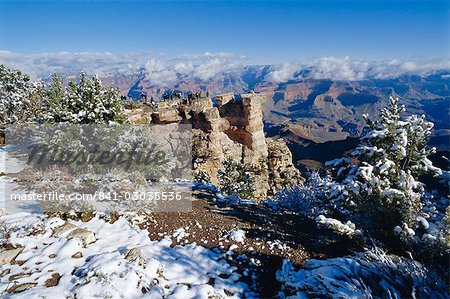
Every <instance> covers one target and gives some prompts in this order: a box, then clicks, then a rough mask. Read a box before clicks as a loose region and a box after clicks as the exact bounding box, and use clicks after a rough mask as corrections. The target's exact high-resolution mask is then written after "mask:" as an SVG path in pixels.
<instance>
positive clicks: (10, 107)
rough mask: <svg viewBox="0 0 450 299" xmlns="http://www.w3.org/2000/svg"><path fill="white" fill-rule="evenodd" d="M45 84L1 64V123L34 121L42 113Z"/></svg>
mask: <svg viewBox="0 0 450 299" xmlns="http://www.w3.org/2000/svg"><path fill="white" fill-rule="evenodd" d="M42 93H43V84H41V83H40V82H35V83H33V82H31V81H30V78H29V77H28V76H27V75H25V74H22V72H21V71H19V70H12V69H9V68H8V67H6V66H5V65H3V64H1V65H0V124H1V125H2V126H4V125H6V124H13V123H22V122H28V121H33V120H34V119H35V118H36V117H37V116H38V115H39V113H40V98H41V95H42Z"/></svg>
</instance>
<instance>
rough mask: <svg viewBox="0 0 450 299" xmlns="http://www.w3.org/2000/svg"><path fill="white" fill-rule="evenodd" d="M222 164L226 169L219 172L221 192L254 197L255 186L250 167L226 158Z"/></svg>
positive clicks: (249, 197)
mask: <svg viewBox="0 0 450 299" xmlns="http://www.w3.org/2000/svg"><path fill="white" fill-rule="evenodd" d="M222 164H223V167H224V169H222V170H219V171H218V173H217V179H218V180H219V190H220V192H222V193H225V194H227V195H231V196H236V197H239V198H242V199H252V198H253V196H254V193H255V188H254V178H253V175H252V173H251V171H250V167H249V166H247V165H242V164H240V163H237V162H235V161H233V160H232V159H224V160H223V161H222Z"/></svg>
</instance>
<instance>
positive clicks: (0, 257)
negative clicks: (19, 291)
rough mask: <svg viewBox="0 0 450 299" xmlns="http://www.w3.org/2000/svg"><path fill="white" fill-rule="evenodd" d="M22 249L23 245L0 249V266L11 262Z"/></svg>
mask: <svg viewBox="0 0 450 299" xmlns="http://www.w3.org/2000/svg"><path fill="white" fill-rule="evenodd" d="M22 251H23V247H18V248H13V249H2V250H1V251H0V266H2V265H5V264H9V263H11V262H12V261H13V260H14V259H15V258H16V257H17V256H18V255H19V254H20V253H21V252H22Z"/></svg>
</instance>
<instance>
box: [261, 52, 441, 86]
mask: <svg viewBox="0 0 450 299" xmlns="http://www.w3.org/2000/svg"><path fill="white" fill-rule="evenodd" d="M439 70H450V60H449V59H421V60H398V59H393V60H387V61H366V60H357V59H350V57H344V58H335V57H322V58H318V59H314V60H311V61H307V62H291V63H285V64H283V65H279V66H275V67H274V70H272V71H271V72H270V73H269V74H268V75H267V76H266V80H267V81H270V82H284V81H287V80H290V79H296V78H311V79H331V80H349V81H355V80H362V79H367V78H373V79H385V78H395V77H398V76H400V75H404V74H418V75H425V74H429V73H432V72H435V71H439Z"/></svg>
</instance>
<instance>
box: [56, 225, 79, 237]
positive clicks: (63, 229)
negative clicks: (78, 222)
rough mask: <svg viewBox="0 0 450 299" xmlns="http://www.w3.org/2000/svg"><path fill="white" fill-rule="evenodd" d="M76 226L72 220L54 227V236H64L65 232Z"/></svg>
mask: <svg viewBox="0 0 450 299" xmlns="http://www.w3.org/2000/svg"><path fill="white" fill-rule="evenodd" d="M75 228H76V226H75V225H74V224H72V223H70V222H65V223H64V224H63V225H61V226H58V227H55V228H54V229H53V234H52V237H55V238H59V237H62V236H63V235H64V234H65V233H67V232H69V231H71V230H73V229H75Z"/></svg>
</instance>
